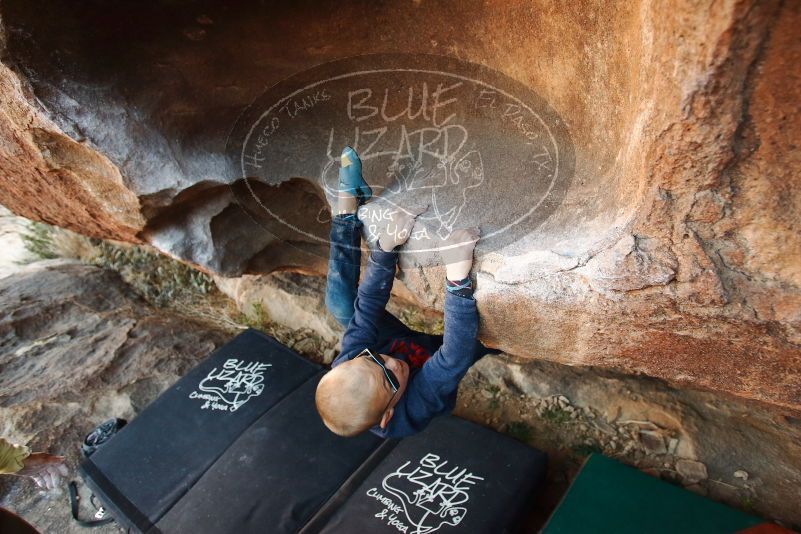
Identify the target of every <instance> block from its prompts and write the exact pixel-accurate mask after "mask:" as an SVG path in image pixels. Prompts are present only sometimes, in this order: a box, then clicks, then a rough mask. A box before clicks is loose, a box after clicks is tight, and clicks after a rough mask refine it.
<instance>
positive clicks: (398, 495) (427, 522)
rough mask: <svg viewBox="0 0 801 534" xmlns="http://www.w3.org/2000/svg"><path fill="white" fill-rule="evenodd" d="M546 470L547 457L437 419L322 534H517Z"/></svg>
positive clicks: (387, 461) (377, 471) (467, 425)
mask: <svg viewBox="0 0 801 534" xmlns="http://www.w3.org/2000/svg"><path fill="white" fill-rule="evenodd" d="M546 467H547V456H546V455H545V453H543V452H541V451H538V450H536V449H532V448H530V447H527V446H525V445H523V444H521V443H519V442H517V441H515V440H513V439H511V438H509V437H507V436H504V435H502V434H498V433H497V432H493V431H491V430H488V429H486V428H483V427H481V426H479V425H476V424H475V423H471V422H469V421H466V420H464V419H460V418H458V417H452V416H444V417H438V418H436V419H434V420H433V421H432V422H431V423H430V424H429V426H428V427H427V428H426V429H425V430H424V431H423V432H421V433H419V434H417V435H414V436H412V437H409V438H406V439H404V440H403V441H401V442H400V443H399V444H398V446H397V447H396V448H395V449H394V450H393V451H392V452H391V453H389V455H388V456H387V457H386V458H384V460H383V461H382V462H381V463H380V464H378V465H377V466H376V467H375V468H374V469H373V470H372V472H371V474H370V476H368V477H367V478H366V479H365V480H364V482H363V483H362V484H361V485H360V486H359V487H358V488H357V489H356V490H355V491H354V492H353V493H352V495H351V496H350V497H349V498H347V499H346V500H345V501H344V502H343V503H342V505H341V506H338V507H337V509H336V511H335V512H334V513H333V514H332V515H331V517H329V518H326V519H327V520H326V524H325V526H324V527H323V528H322V532H325V533H332V534H333V533H342V532H370V533H373V532H375V533H397V532H406V533H433V532H442V533H446V532H455V533H457V532H466V533H470V534H482V533H486V534H498V533H503V532H510V531H513V530H514V528H515V526H516V524H517V523H518V521H519V520H520V519H521V517H522V515H523V514H524V513H525V512H526V509H527V508H528V505H529V504H530V502H531V498H532V494H533V492H534V490H535V489H536V488H537V487H538V486H540V485H541V484H542V481H543V479H544V478H545V472H546Z"/></svg>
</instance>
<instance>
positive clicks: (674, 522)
mask: <svg viewBox="0 0 801 534" xmlns="http://www.w3.org/2000/svg"><path fill="white" fill-rule="evenodd" d="M762 522H764V520H763V519H760V518H758V517H754V516H751V515H748V514H746V513H743V512H741V511H739V510H736V509H734V508H731V507H728V506H725V505H723V504H719V503H716V502H714V501H710V500H709V499H706V498H704V497H701V496H700V495H696V494H695V493H692V492H691V491H687V490H685V489H682V488H679V487H676V486H673V485H671V484H668V483H667V482H663V481H661V480H659V479H657V478H654V477H652V476H649V475H646V474H645V473H642V472H640V471H638V470H636V469H634V468H632V467H629V466H627V465H623V464H621V463H619V462H616V461H615V460H612V459H610V458H606V457H605V456H601V455H600V454H593V455H591V456H590V457H589V458H588V459H587V461H586V462H585V463H584V466H583V467H582V468H581V471H580V472H579V474H578V476H576V478H575V480H574V481H573V484H572V485H571V486H570V489H569V490H568V492H567V494H565V496H564V498H563V499H562V502H561V503H560V504H559V506H558V507H557V509H556V511H555V512H554V513H553V515H551V518H550V519H549V520H548V523H547V524H546V525H545V528H544V529H543V531H542V532H543V534H557V533H559V534H562V533H565V534H580V533H588V532H598V533H604V534H606V533H615V534H628V533H631V534H642V533H644V532H647V533H649V534H661V533H666V534H667V533H670V534H675V533H677V532H681V533H682V534H693V533H699V534H716V533H721V534H722V533H727V534H728V533H733V532H737V531H739V530H743V529H745V528H748V527H751V526H754V525H757V524H759V523H762Z"/></svg>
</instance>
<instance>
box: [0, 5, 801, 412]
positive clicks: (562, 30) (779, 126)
mask: <svg viewBox="0 0 801 534" xmlns="http://www.w3.org/2000/svg"><path fill="white" fill-rule="evenodd" d="M0 20H2V25H3V26H2V28H1V31H2V35H1V36H0V43H2V63H3V64H2V65H1V66H0V111H2V113H0V138H2V140H3V142H2V144H0V168H1V169H2V170H3V174H4V176H5V177H6V179H4V180H3V181H2V183H0V203H2V204H4V205H6V206H8V207H9V208H10V209H11V210H12V211H14V212H15V213H17V214H21V215H24V216H26V217H30V218H33V219H36V220H41V221H46V222H49V223H53V224H57V225H61V226H64V227H67V228H70V229H73V230H76V231H78V232H81V233H84V234H87V235H92V236H97V237H104V238H112V239H118V240H125V241H130V242H148V243H150V244H152V245H154V246H156V247H157V248H158V249H159V250H161V251H163V252H165V253H167V254H170V255H172V256H174V257H178V258H180V259H182V260H184V261H186V262H188V263H190V264H193V265H195V266H197V267H199V268H201V269H203V270H205V271H208V272H213V273H216V274H219V275H223V276H227V277H236V276H241V275H243V274H251V275H262V274H266V273H269V272H271V271H275V270H292V271H296V272H301V273H307V274H316V275H323V274H324V273H325V269H326V260H325V258H326V251H327V243H326V235H327V229H328V224H329V218H328V217H329V215H328V209H327V202H328V201H329V200H330V199H331V190H330V185H331V181H332V180H333V179H334V177H335V170H336V164H337V161H338V160H337V154H338V150H339V148H340V147H341V145H343V144H345V143H348V142H349V143H352V144H354V145H357V149H358V150H359V151H360V152H361V153H362V154H364V155H365V160H364V164H365V173H366V174H367V176H368V179H369V180H370V181H371V182H372V183H374V185H375V186H376V192H377V193H381V194H382V197H383V198H384V200H386V201H387V202H390V205H389V207H388V208H387V209H388V210H389V211H391V210H392V209H398V207H399V206H398V202H395V203H392V202H391V201H392V199H393V198H394V199H395V200H398V199H403V198H406V197H404V196H403V195H406V194H408V199H407V200H408V201H409V202H411V201H412V200H414V202H416V203H418V202H419V203H422V202H426V203H427V205H428V206H429V211H428V212H427V214H426V215H425V217H426V219H425V221H423V223H421V224H422V226H420V228H417V229H416V230H417V232H418V234H419V235H418V236H417V237H419V238H420V240H419V242H415V243H413V244H412V247H411V250H412V253H411V254H404V255H403V257H402V260H401V266H402V268H403V270H402V272H401V273H400V277H401V279H402V280H403V281H404V283H405V285H406V287H407V288H408V289H409V290H410V292H411V294H412V295H414V296H415V297H416V298H417V299H418V301H419V303H420V304H421V305H423V306H425V307H429V308H434V309H437V308H441V305H442V297H441V295H442V292H441V286H442V269H441V268H437V267H436V265H435V263H436V261H437V258H436V255H432V254H430V249H431V248H433V247H430V246H427V245H431V244H433V245H435V244H436V240H437V239H438V238H441V237H442V236H443V235H444V234H446V233H447V232H448V231H450V229H452V228H453V227H454V225H456V226H458V225H468V224H479V225H481V227H482V231H484V232H485V236H486V238H485V240H483V241H482V242H481V243H480V245H479V248H478V261H477V265H476V275H477V288H478V289H477V293H476V296H477V299H478V301H479V307H480V311H481V316H482V324H481V332H480V336H481V339H482V341H483V342H484V343H485V344H487V345H491V346H494V347H497V348H500V349H502V350H504V351H506V352H508V353H511V354H515V355H518V356H522V357H526V358H535V359H542V360H551V361H555V362H561V363H566V364H572V365H576V364H581V365H588V366H594V367H599V368H608V369H615V370H619V371H622V372H625V373H633V374H645V375H649V376H654V377H659V378H662V379H666V380H669V381H670V382H672V383H674V384H682V385H686V386H691V387H694V388H703V389H709V390H713V391H716V392H719V393H723V394H728V395H735V396H739V397H742V398H747V399H754V400H759V401H761V402H763V403H766V405H771V406H773V407H774V408H775V409H777V410H779V411H786V413H794V414H796V415H795V417H797V416H798V415H797V414H798V411H799V410H801V378H800V377H799V373H798V368H799V362H801V348H800V347H801V262H799V257H801V226H800V225H801V222H800V221H801V188H799V187H797V186H798V180H799V176H801V157H799V151H798V149H797V148H796V140H797V139H798V138H799V134H801V131H799V129H801V116H799V115H800V114H801V111H800V110H799V107H798V105H797V103H798V102H799V100H801V94H800V93H799V91H801V83H799V77H801V74H800V73H801V69H799V67H798V65H799V64H801V43H799V41H798V39H797V28H798V26H799V23H801V12H799V10H798V8H797V6H795V5H794V4H793V3H792V2H784V3H782V2H779V1H773V0H771V1H766V2H759V1H757V0H747V1H745V2H738V3H735V2H727V3H723V4H720V3H717V2H712V1H711V0H708V1H705V2H701V3H700V4H699V3H697V2H683V1H679V2H661V3H643V4H637V3H632V2H622V1H621V2H606V3H600V4H599V3H594V2H583V1H582V2H580V3H579V4H578V5H574V4H570V5H568V4H564V5H556V6H554V5H552V4H550V3H547V2H533V3H521V4H517V5H504V6H502V7H499V6H495V7H489V6H486V5H482V4H469V5H462V4H460V5H459V6H455V5H450V4H436V5H431V4H429V3H424V2H410V3H403V4H384V3H366V2H365V3H351V4H347V5H333V4H332V5H328V4H325V3H322V2H308V3H306V4H305V5H304V6H302V7H301V6H297V5H295V4H291V3H285V4H281V5H278V4H272V3H270V4H260V5H257V6H256V5H250V4H248V3H237V2H235V3H226V4H225V5H223V4H220V5H214V6H212V5H209V4H206V3H200V2H192V1H189V2H180V3H175V2H166V1H165V2H151V3H148V4H147V5H141V4H127V3H126V4H108V3H96V2H88V3H82V4H81V5H79V6H76V5H75V4H74V3H73V2H67V1H66V0H61V1H56V2H51V3H49V4H48V6H47V8H46V9H42V8H41V7H39V6H36V5H34V4H32V3H30V2H25V1H24V0H9V1H6V2H4V3H3V5H2V7H0ZM466 29H467V31H466ZM365 54H367V56H363V55H365ZM354 56H358V57H354ZM343 58H345V59H343ZM265 88H267V89H266V90H265ZM368 156H369V157H368ZM420 183H423V184H424V187H422V188H420V187H418V186H419V184H420ZM457 184H459V187H456V188H454V187H452V186H454V185H457ZM393 195H394V196H393ZM399 195H400V196H399ZM400 207H401V208H402V207H403V206H400ZM366 230H369V225H368V228H366ZM426 239H428V240H429V241H426ZM415 247H416V248H415Z"/></svg>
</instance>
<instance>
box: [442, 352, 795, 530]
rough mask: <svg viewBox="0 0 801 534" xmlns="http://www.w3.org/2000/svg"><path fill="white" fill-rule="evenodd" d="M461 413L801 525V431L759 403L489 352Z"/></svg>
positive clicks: (550, 446)
mask: <svg viewBox="0 0 801 534" xmlns="http://www.w3.org/2000/svg"><path fill="white" fill-rule="evenodd" d="M476 393H482V394H485V395H486V397H488V398H484V395H476ZM532 405H534V406H537V408H536V410H531V406H532ZM532 411H536V412H539V413H538V414H533V413H532ZM457 413H459V415H462V416H464V417H468V418H472V419H476V420H478V421H479V422H481V423H484V424H490V425H491V426H493V427H495V428H498V430H501V431H506V432H509V428H510V425H514V426H516V427H517V428H518V429H519V428H523V429H527V432H526V433H525V434H527V435H524V436H520V435H519V433H518V436H517V437H518V438H520V437H523V438H525V441H527V442H529V443H530V444H532V445H534V446H535V447H538V448H542V449H543V450H546V451H548V452H549V454H550V455H551V458H560V457H561V456H563V455H564V454H565V452H564V451H566V450H567V451H569V450H571V449H572V450H576V449H577V448H578V449H579V450H581V449H582V448H585V449H586V448H588V447H589V448H590V449H595V450H600V451H602V452H603V454H605V455H607V456H611V457H613V458H618V459H619V460H621V461H623V462H625V463H629V464H633V465H636V466H637V467H638V468H640V469H641V470H643V471H645V472H646V473H649V474H652V475H654V476H657V477H659V478H662V479H665V480H669V481H671V482H672V483H674V484H678V485H681V486H683V487H685V488H687V489H690V490H694V491H700V492H701V493H703V494H705V495H707V496H708V497H709V498H711V499H713V500H716V501H721V502H724V503H727V504H729V505H731V506H734V507H737V508H741V509H745V510H746V511H748V512H751V513H754V512H756V513H758V514H760V515H763V516H765V517H770V518H772V519H776V520H781V521H784V522H785V526H787V527H789V528H794V529H796V530H797V529H798V527H799V525H801V509H799V507H798V502H799V499H801V492H799V488H800V487H801V425H800V424H799V420H798V419H797V418H792V417H787V416H783V415H780V414H771V413H769V412H766V411H765V410H761V409H759V406H757V405H755V403H754V402H753V401H743V400H741V399H725V398H721V396H720V395H719V394H716V393H713V392H706V391H694V390H680V389H675V388H672V387H670V386H669V385H667V384H665V383H664V382H663V381H660V380H653V379H645V380H644V379H642V377H634V376H627V375H624V374H618V373H615V372H610V371H599V370H598V369H597V368H592V367H590V368H588V367H582V366H565V365H560V364H555V363H552V362H546V361H541V360H540V361H538V360H534V361H532V360H524V359H519V358H513V357H509V356H507V355H487V356H484V357H483V358H482V359H481V360H479V361H478V362H477V363H476V364H475V365H474V366H473V367H472V368H471V369H470V371H469V372H468V374H467V377H466V378H465V380H464V381H463V382H462V385H461V386H460V389H459V401H458V403H457ZM537 415H540V417H539V418H537ZM543 423H544V424H543ZM559 451H562V452H561V453H560V452H559ZM755 451H756V452H755ZM557 461H558V460H557ZM576 467H578V466H576ZM553 471H555V472H553ZM553 471H552V474H551V478H552V480H551V481H550V482H551V484H556V485H559V484H560V480H559V475H561V476H564V475H563V474H562V473H563V472H565V471H568V472H570V469H569V468H568V467H565V466H560V467H559V468H558V469H555V470H553ZM566 478H567V480H564V481H563V482H561V484H562V485H563V486H566V485H567V483H568V482H569V480H570V477H569V476H568V477H566Z"/></svg>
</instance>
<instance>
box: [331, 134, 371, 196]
mask: <svg viewBox="0 0 801 534" xmlns="http://www.w3.org/2000/svg"><path fill="white" fill-rule="evenodd" d="M339 190H340V191H341V192H344V193H350V194H351V195H353V196H355V197H356V198H358V199H359V201H360V202H366V201H367V200H369V199H370V197H372V196H373V190H372V189H370V186H369V185H367V182H365V181H364V178H363V177H362V160H360V159H359V155H358V154H356V151H355V150H353V149H352V148H351V147H349V146H346V147H345V148H344V149H342V156H340V167H339Z"/></svg>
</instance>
